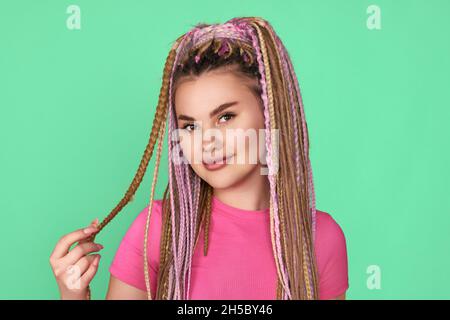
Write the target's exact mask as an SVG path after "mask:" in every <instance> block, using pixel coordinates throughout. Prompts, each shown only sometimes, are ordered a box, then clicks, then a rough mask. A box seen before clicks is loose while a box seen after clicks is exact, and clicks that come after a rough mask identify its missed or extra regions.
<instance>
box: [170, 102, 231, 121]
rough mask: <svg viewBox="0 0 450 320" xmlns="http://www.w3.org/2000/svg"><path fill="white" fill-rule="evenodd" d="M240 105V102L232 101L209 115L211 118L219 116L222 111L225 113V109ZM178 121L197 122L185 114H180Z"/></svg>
mask: <svg viewBox="0 0 450 320" xmlns="http://www.w3.org/2000/svg"><path fill="white" fill-rule="evenodd" d="M238 103H239V101H231V102H226V103H222V104H221V105H220V106H218V107H217V108H215V109H214V110H213V111H211V112H210V113H209V117H210V118H212V117H214V116H215V115H217V114H219V113H221V112H222V111H224V110H225V109H227V108H229V107H231V106H234V105H236V104H238ZM178 120H187V121H195V119H194V118H192V117H190V116H187V115H184V114H180V115H179V116H178Z"/></svg>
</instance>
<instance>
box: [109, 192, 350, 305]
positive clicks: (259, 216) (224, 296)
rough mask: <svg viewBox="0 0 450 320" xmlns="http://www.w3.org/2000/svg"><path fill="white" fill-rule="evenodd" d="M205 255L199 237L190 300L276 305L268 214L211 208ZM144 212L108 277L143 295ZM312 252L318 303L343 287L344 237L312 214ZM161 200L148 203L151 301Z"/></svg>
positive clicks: (322, 215)
mask: <svg viewBox="0 0 450 320" xmlns="http://www.w3.org/2000/svg"><path fill="white" fill-rule="evenodd" d="M211 210H212V211H211V218H210V233H209V244H208V254H207V256H204V255H203V245H204V242H203V231H202V232H201V234H200V239H199V241H198V244H197V246H196V248H195V251H194V256H193V258H192V270H191V284H190V290H189V291H190V294H189V298H190V299H193V300H198V299H208V300H237V299H245V300H247V299H253V300H272V299H276V285H277V270H276V266H275V259H274V255H273V249H272V243H271V236H270V211H269V208H267V209H264V210H244V209H239V208H235V207H232V206H230V205H227V204H225V203H223V202H221V201H220V200H219V199H218V198H216V197H215V196H213V197H212V202H211ZM147 212H148V206H147V207H146V208H144V209H143V210H142V211H141V212H140V213H139V214H138V215H137V217H136V218H135V219H134V221H133V223H132V224H131V226H130V227H129V228H128V231H127V232H126V234H125V235H124V237H123V238H122V240H121V242H120V245H119V248H118V250H117V251H116V254H115V257H114V259H113V261H112V263H111V265H110V268H109V271H110V273H111V275H113V276H114V277H116V278H117V279H119V280H121V281H123V282H124V283H126V284H129V285H131V286H134V287H136V288H138V289H140V290H143V291H145V290H146V286H145V278H144V258H143V251H144V250H143V243H144V230H145V223H146V219H147ZM316 212H317V214H316V233H315V241H314V248H315V253H316V261H317V268H318V277H319V298H320V299H331V298H334V297H336V296H339V295H341V294H342V293H344V292H345V291H346V290H347V289H348V287H349V283H348V267H347V249H346V241H345V236H344V233H343V231H342V229H341V227H340V226H339V225H338V224H337V222H336V221H335V220H334V219H333V218H332V217H331V215H330V214H328V213H326V212H323V211H320V210H316ZM161 222H162V200H154V202H153V208H152V214H151V218H150V226H149V232H148V235H149V237H148V250H147V253H148V261H149V266H150V268H149V276H150V283H151V291H152V297H155V293H156V285H157V281H156V280H157V272H158V268H159V245H160V236H161Z"/></svg>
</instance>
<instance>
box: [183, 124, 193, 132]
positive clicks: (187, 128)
mask: <svg viewBox="0 0 450 320" xmlns="http://www.w3.org/2000/svg"><path fill="white" fill-rule="evenodd" d="M183 129H184V130H187V131H192V130H194V129H195V125H194V124H192V123H188V124H185V125H184V126H183Z"/></svg>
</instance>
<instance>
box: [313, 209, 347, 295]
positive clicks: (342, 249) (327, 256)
mask: <svg viewBox="0 0 450 320" xmlns="http://www.w3.org/2000/svg"><path fill="white" fill-rule="evenodd" d="M314 247H315V252H316V258H317V267H318V271H319V279H320V296H321V299H330V298H332V297H336V296H338V295H340V294H342V293H343V292H345V290H346V289H347V288H348V261H347V245H346V240H345V235H344V232H343V230H342V228H341V226H340V225H339V224H338V222H337V221H336V219H335V217H333V216H332V215H331V214H330V213H328V212H325V211H320V210H316V233H315V244H314Z"/></svg>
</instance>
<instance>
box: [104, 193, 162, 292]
mask: <svg viewBox="0 0 450 320" xmlns="http://www.w3.org/2000/svg"><path fill="white" fill-rule="evenodd" d="M149 206H150V205H149ZM149 206H147V207H145V208H144V209H143V210H142V211H141V212H140V213H139V214H138V215H137V217H136V218H135V220H134V221H133V223H132V224H131V226H130V227H129V228H128V230H127V232H126V234H125V236H124V237H123V238H122V241H121V242H120V244H119V248H118V249H117V251H116V254H115V256H114V259H113V261H112V263H111V266H110V267H109V272H110V273H111V275H113V276H114V277H116V278H117V279H119V280H121V281H123V282H125V283H127V284H129V285H131V286H133V287H136V288H138V289H140V290H143V291H146V286H145V275H144V255H143V253H144V233H145V224H146V221H147V214H148V210H149ZM161 218H162V200H153V207H152V214H151V216H150V224H149V230H148V243H147V244H148V250H147V254H148V262H149V277H150V285H151V291H152V296H153V297H154V296H155V293H156V281H157V274H158V269H159V244H160V238H161V237H160V236H161V222H162V219H161Z"/></svg>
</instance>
